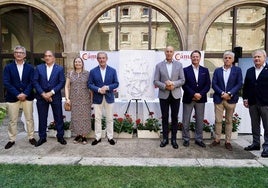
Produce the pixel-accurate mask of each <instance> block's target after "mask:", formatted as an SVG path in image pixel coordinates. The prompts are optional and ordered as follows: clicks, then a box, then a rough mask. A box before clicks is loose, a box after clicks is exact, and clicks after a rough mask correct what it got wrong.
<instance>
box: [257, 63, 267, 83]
mask: <svg viewBox="0 0 268 188" xmlns="http://www.w3.org/2000/svg"><path fill="white" fill-rule="evenodd" d="M264 67H265V64H263V65H262V66H261V67H260V68H257V67H256V66H255V75H256V80H257V79H258V77H259V75H260V73H261V71H262V69H263V68H264Z"/></svg>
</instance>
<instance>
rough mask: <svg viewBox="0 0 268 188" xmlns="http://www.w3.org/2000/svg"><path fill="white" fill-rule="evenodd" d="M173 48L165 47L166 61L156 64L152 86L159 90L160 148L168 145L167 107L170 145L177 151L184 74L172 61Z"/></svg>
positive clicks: (177, 64)
mask: <svg viewBox="0 0 268 188" xmlns="http://www.w3.org/2000/svg"><path fill="white" fill-rule="evenodd" d="M173 55H174V48H173V47H172V46H167V47H166V49H165V56H166V59H165V60H164V61H162V62H160V63H158V64H157V65H156V67H155V74H154V85H155V86H157V87H158V88H159V92H158V97H159V100H160V108H161V114H162V131H163V140H162V141H161V143H160V147H165V146H166V145H167V144H168V143H169V140H168V131H169V130H168V118H169V107H170V108H171V127H172V130H171V144H172V147H173V148H174V149H178V147H179V146H178V144H177V142H176V139H177V130H178V113H179V107H180V99H181V96H182V93H181V86H182V85H183V84H184V82H185V79H184V73H183V67H182V64H181V63H179V62H178V61H175V60H173Z"/></svg>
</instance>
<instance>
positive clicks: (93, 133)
mask: <svg viewBox="0 0 268 188" xmlns="http://www.w3.org/2000/svg"><path fill="white" fill-rule="evenodd" d="M87 138H95V131H93V130H92V131H90V132H89V134H88V135H87ZM101 138H106V130H102V133H101Z"/></svg>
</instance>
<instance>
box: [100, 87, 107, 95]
mask: <svg viewBox="0 0 268 188" xmlns="http://www.w3.org/2000/svg"><path fill="white" fill-rule="evenodd" d="M108 90H109V87H108V86H105V85H104V86H102V87H101V88H99V89H98V92H99V93H100V94H103V95H104V94H105V93H106V91H108Z"/></svg>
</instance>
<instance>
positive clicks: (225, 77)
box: [211, 51, 243, 150]
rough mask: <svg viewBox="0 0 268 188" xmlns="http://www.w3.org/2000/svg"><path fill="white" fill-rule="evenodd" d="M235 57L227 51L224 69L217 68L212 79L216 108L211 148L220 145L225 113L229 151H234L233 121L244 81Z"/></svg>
mask: <svg viewBox="0 0 268 188" xmlns="http://www.w3.org/2000/svg"><path fill="white" fill-rule="evenodd" d="M234 56H235V54H234V53H233V52H230V51H226V52H225V53H224V54H223V62H224V65H223V67H219V68H217V69H216V70H215V71H214V74H213V78H212V88H213V90H214V94H213V102H214V108H215V109H214V110H215V139H214V141H213V142H212V143H211V146H218V145H220V139H221V132H222V120H223V116H224V113H223V112H224V111H225V120H226V125H225V148H226V149H228V150H232V149H233V148H232V145H231V136H232V129H233V122H232V119H233V114H234V110H235V107H236V103H237V102H238V99H239V95H238V93H239V90H240V89H241V87H242V80H243V78H242V71H241V69H240V68H239V67H236V66H234V65H233V62H234Z"/></svg>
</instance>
